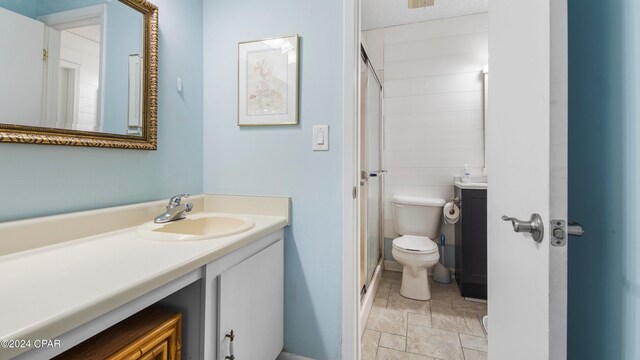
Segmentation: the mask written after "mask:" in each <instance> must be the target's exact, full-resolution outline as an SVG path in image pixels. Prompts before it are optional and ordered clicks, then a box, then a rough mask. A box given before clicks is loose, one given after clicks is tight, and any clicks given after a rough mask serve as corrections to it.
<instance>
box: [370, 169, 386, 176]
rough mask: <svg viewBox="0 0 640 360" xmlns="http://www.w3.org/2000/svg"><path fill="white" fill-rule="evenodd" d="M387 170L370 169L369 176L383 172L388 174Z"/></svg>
mask: <svg viewBox="0 0 640 360" xmlns="http://www.w3.org/2000/svg"><path fill="white" fill-rule="evenodd" d="M386 173H387V170H377V171H370V172H369V177H377V176H380V175H383V174H386Z"/></svg>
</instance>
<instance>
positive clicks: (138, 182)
mask: <svg viewBox="0 0 640 360" xmlns="http://www.w3.org/2000/svg"><path fill="white" fill-rule="evenodd" d="M153 2H154V3H155V4H156V5H158V7H159V9H160V34H159V41H160V43H159V48H160V54H159V94H158V95H159V100H158V103H159V111H158V127H159V130H158V132H159V134H158V151H132V150H122V149H98V148H84V147H64V146H44V145H22V144H5V143H2V144H0V169H2V176H1V177H0V198H2V201H3V204H5V206H2V207H0V221H7V220H15V219H21V218H29V217H35V216H41V215H50V214H58V213H65V212H72V211H78V210H85V209H95V208H103V207H108V206H115V205H122V204H130V203H136V202H141V201H149V200H156V199H163V198H168V197H169V196H171V195H173V194H176V193H180V192H191V193H200V192H202V69H203V64H202V59H203V55H202V2H201V1H200V0H183V1H179V2H178V1H171V0H154V1H153ZM185 39H189V41H185ZM177 76H182V78H183V80H184V95H183V96H181V95H179V94H178V93H177V92H176V91H175V84H176V77H177Z"/></svg>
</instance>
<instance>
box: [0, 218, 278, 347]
mask: <svg viewBox="0 0 640 360" xmlns="http://www.w3.org/2000/svg"><path fill="white" fill-rule="evenodd" d="M246 216H247V217H249V218H251V219H252V220H254V221H255V224H256V226H255V227H254V228H253V229H251V230H249V231H247V232H244V233H241V234H237V235H233V236H228V237H224V238H218V239H211V240H199V241H188V242H163V241H150V240H143V239H140V238H138V237H136V235H135V229H136V227H130V228H126V229H123V230H119V231H114V232H110V233H105V234H100V235H95V236H90V237H85V238H81V239H77V240H73V241H68V242H63V243H59V244H54V245H51V246H45V247H40V248H37V249H32V250H27V251H22V252H18V253H14V254H9V255H4V256H0V284H1V286H2V291H0V304H1V306H0V339H55V338H56V336H59V335H61V334H63V333H65V332H67V331H69V330H71V329H73V328H75V327H77V326H80V325H82V324H84V323H86V322H88V321H90V320H92V319H95V318H96V317H98V316H100V315H102V314H105V313H107V312H109V311H111V310H113V309H115V308H117V307H119V306H121V305H124V304H126V303H127V302H129V301H131V300H133V299H136V298H138V297H140V296H142V295H144V294H146V293H148V292H150V291H152V290H154V289H156V288H159V287H161V286H162V285H165V284H167V283H169V282H171V281H173V280H175V279H177V278H179V277H181V276H183V275H185V274H188V273H189V272H191V271H193V270H196V269H198V268H199V267H201V266H203V265H205V264H207V263H210V262H211V261H213V260H216V259H218V258H220V257H222V256H223V255H226V254H228V253H230V252H232V251H234V250H236V249H238V248H240V247H242V246H245V245H247V244H249V243H251V242H253V241H255V240H258V239H260V238H262V237H264V236H266V235H268V234H270V233H273V232H275V231H277V230H279V229H282V228H284V227H285V226H287V218H284V217H278V216H257V215H246Z"/></svg>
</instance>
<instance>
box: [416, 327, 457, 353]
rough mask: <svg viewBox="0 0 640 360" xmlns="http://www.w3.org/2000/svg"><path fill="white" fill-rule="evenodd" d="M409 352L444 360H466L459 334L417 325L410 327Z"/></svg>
mask: <svg viewBox="0 0 640 360" xmlns="http://www.w3.org/2000/svg"><path fill="white" fill-rule="evenodd" d="M407 352H410V353H415V354H420V355H425V356H431V357H435V358H438V359H443V360H464V356H463V354H462V346H461V345H460V338H459V337H458V334H457V333H455V332H451V331H443V330H438V329H433V328H428V327H422V326H415V325H409V327H408V331H407Z"/></svg>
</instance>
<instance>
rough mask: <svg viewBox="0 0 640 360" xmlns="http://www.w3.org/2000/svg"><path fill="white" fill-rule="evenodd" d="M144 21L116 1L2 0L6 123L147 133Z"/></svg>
mask: <svg viewBox="0 0 640 360" xmlns="http://www.w3.org/2000/svg"><path fill="white" fill-rule="evenodd" d="M144 27H145V18H144V14H143V13H141V12H140V11H138V10H136V9H134V8H133V7H131V6H129V5H127V4H125V3H123V2H121V1H118V0H0V34H2V35H1V36H0V79H2V81H0V124H10V125H18V126H25V127H42V128H50V129H59V130H67V131H80V132H93V133H104V134H115V135H126V136H132V137H141V136H143V135H144V134H145V130H144V121H143V117H144V116H143V114H144V102H143V101H144V86H143V82H144V74H145V69H144V66H145V61H144V55H145V49H144V46H145V39H144V36H145V29H144Z"/></svg>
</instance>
